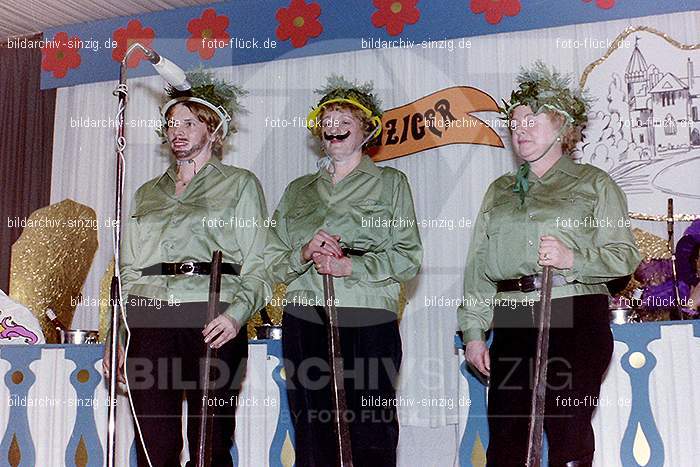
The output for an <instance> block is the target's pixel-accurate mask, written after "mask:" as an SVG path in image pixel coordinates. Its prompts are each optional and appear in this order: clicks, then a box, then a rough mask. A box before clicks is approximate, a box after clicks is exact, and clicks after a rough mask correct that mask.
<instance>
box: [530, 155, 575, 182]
mask: <svg viewBox="0 0 700 467" xmlns="http://www.w3.org/2000/svg"><path fill="white" fill-rule="evenodd" d="M578 165H579V164H577V163H575V162H574V161H573V160H572V159H571V158H570V157H569V156H568V155H566V154H562V156H561V157H560V158H559V160H558V161H556V162H555V163H554V165H553V166H552V167H551V168H550V169H549V170H548V171H547V172H546V173H545V174H544V175H542V176H541V177H538V176H537V175H536V174H535V172H534V171H533V170H532V169H531V170H530V174H529V176H528V180H530V181H537V180H544V179H547V178H549V177H551V176H553V175H554V174H555V173H557V172H562V173H565V174H566V175H569V176H571V177H574V178H581V175H580V174H579V166H578Z"/></svg>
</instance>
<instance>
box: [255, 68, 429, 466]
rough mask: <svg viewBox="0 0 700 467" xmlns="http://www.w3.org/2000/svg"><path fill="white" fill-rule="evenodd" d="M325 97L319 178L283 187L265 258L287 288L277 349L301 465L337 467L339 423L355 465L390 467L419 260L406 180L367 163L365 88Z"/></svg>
mask: <svg viewBox="0 0 700 467" xmlns="http://www.w3.org/2000/svg"><path fill="white" fill-rule="evenodd" d="M321 93H322V94H323V97H322V98H321V101H320V102H319V105H318V106H317V107H316V108H315V109H314V110H313V111H312V113H311V115H310V117H309V124H310V129H311V131H312V133H313V134H314V136H316V137H318V138H319V139H320V140H321V144H322V147H323V148H324V151H325V153H326V156H325V157H324V158H322V159H321V161H320V163H319V171H318V172H316V173H313V174H309V175H305V176H303V177H300V178H298V179H296V180H294V181H292V182H291V183H290V184H289V186H288V187H287V189H286V191H285V193H284V194H283V195H282V200H281V201H280V203H279V206H278V207H277V210H276V211H275V214H274V216H273V221H274V225H273V226H271V229H270V237H269V242H268V245H267V248H266V251H265V260H266V263H267V264H268V267H269V270H270V273H271V274H273V275H274V277H275V280H276V282H284V283H285V284H288V287H287V294H286V296H285V299H284V301H285V303H284V319H283V332H282V346H283V350H284V357H285V369H286V373H287V394H288V400H289V406H290V412H291V414H292V422H293V424H294V431H295V437H296V440H295V449H296V465H297V466H298V467H307V466H329V465H339V464H338V458H339V455H338V452H337V449H336V446H337V445H338V438H337V437H336V436H334V433H335V432H336V430H335V429H334V426H333V423H332V421H333V420H334V419H336V417H342V419H344V420H346V421H347V423H348V425H349V427H348V428H349V432H350V438H351V439H349V440H348V439H345V440H344V441H346V442H349V443H350V444H351V447H352V460H353V462H354V465H358V466H360V465H362V466H364V465H382V466H391V465H395V464H396V446H397V443H398V438H399V424H398V419H397V411H396V405H395V401H396V387H395V385H396V380H397V376H398V371H399V367H400V365H401V356H402V352H401V337H400V334H399V329H398V322H397V312H398V310H399V294H400V289H401V285H400V284H401V282H405V281H408V280H410V279H412V278H413V277H414V276H415V275H416V274H417V273H418V269H419V268H420V264H421V260H422V257H423V248H422V245H421V241H420V236H419V234H418V227H417V223H416V218H415V212H414V209H413V199H412V197H411V190H410V187H409V185H408V180H407V178H406V175H404V174H403V173H402V172H400V171H398V170H396V169H393V168H390V167H377V166H376V165H375V164H374V162H373V161H372V160H371V159H370V158H369V156H367V155H366V154H363V149H364V148H365V145H366V144H368V143H369V142H371V141H373V139H374V138H375V137H376V136H377V134H378V133H379V131H380V130H381V119H380V116H381V110H380V109H379V107H378V103H377V102H376V99H375V97H374V96H373V94H372V93H371V89H370V86H369V85H364V86H358V85H356V84H353V83H348V82H347V81H345V80H343V79H342V78H338V77H332V78H331V79H329V84H328V86H327V87H326V88H325V89H324V90H322V91H321ZM326 274H329V275H331V276H333V277H334V282H335V301H336V303H335V305H336V307H337V309H338V323H339V325H338V328H339V334H340V351H341V354H342V360H343V361H342V366H343V368H344V371H345V379H344V385H345V398H346V401H345V402H346V406H347V413H341V414H337V413H334V410H335V409H334V407H333V405H332V404H331V400H332V395H331V394H332V389H331V384H330V383H329V378H328V376H329V365H328V362H329V353H328V346H329V344H328V339H327V330H326V325H325V324H324V323H325V322H326V319H325V311H324V293H323V275H326ZM345 451H346V450H344V452H345Z"/></svg>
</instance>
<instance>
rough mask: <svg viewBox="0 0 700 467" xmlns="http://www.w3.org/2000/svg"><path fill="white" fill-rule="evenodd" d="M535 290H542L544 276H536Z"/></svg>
mask: <svg viewBox="0 0 700 467" xmlns="http://www.w3.org/2000/svg"><path fill="white" fill-rule="evenodd" d="M534 282H535V290H542V274H536V275H535V280H534Z"/></svg>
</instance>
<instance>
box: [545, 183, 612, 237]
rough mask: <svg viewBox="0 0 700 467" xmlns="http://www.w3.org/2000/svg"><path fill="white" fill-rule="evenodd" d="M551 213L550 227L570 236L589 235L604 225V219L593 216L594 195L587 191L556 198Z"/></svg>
mask: <svg viewBox="0 0 700 467" xmlns="http://www.w3.org/2000/svg"><path fill="white" fill-rule="evenodd" d="M556 201H557V203H556V205H555V206H553V210H552V213H551V215H550V216H549V217H550V219H551V221H552V225H551V227H552V229H553V230H554V231H555V232H557V231H559V232H566V233H568V234H569V235H572V236H578V235H589V234H590V233H592V232H593V231H594V230H595V229H596V228H600V227H605V225H606V223H607V222H608V221H607V220H606V219H597V218H596V217H595V207H596V201H597V199H596V197H595V196H594V195H590V194H587V193H576V192H574V193H571V194H569V195H562V196H559V197H557V198H556Z"/></svg>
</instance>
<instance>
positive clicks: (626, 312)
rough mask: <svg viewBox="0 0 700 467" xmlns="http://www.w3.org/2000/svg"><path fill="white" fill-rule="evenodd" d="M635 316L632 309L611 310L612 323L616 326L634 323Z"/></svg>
mask: <svg viewBox="0 0 700 467" xmlns="http://www.w3.org/2000/svg"><path fill="white" fill-rule="evenodd" d="M635 316H636V315H635V313H634V310H633V309H632V308H610V322H611V323H614V324H627V323H632V322H634V318H635Z"/></svg>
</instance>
